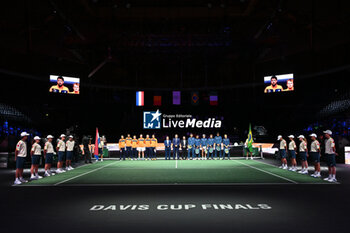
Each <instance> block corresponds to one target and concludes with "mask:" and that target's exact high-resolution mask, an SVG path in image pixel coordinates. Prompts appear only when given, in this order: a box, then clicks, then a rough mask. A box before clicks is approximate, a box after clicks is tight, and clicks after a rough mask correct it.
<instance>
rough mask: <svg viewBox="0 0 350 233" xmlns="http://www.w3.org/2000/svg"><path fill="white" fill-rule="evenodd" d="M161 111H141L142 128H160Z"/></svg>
mask: <svg viewBox="0 0 350 233" xmlns="http://www.w3.org/2000/svg"><path fill="white" fill-rule="evenodd" d="M161 115H162V113H160V112H159V110H157V111H156V112H143V128H144V129H160V128H161V127H160V121H161V119H160V116H161Z"/></svg>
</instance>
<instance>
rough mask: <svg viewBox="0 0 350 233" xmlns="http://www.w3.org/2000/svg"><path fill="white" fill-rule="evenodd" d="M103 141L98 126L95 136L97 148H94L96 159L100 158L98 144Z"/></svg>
mask: <svg viewBox="0 0 350 233" xmlns="http://www.w3.org/2000/svg"><path fill="white" fill-rule="evenodd" d="M100 143H101V138H100V135H99V133H98V128H96V138H95V149H94V156H95V158H96V160H98V145H100Z"/></svg>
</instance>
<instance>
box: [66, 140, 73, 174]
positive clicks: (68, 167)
mask: <svg viewBox="0 0 350 233" xmlns="http://www.w3.org/2000/svg"><path fill="white" fill-rule="evenodd" d="M74 144H75V142H74V140H73V136H72V135H70V136H69V137H68V141H67V142H66V147H67V159H66V170H68V171H70V170H73V169H74V168H73V167H72V158H73V150H74Z"/></svg>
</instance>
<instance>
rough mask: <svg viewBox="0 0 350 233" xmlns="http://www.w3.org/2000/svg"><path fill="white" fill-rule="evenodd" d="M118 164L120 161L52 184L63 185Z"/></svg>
mask: <svg viewBox="0 0 350 233" xmlns="http://www.w3.org/2000/svg"><path fill="white" fill-rule="evenodd" d="M118 162H120V161H116V162H114V163H110V164H107V165H104V166H102V167H99V168H96V169H94V170H91V171H88V172H85V173H83V174H80V175H77V176H74V177H71V178H69V179H66V180H62V181H60V182H58V183H56V184H54V186H56V185H60V184H63V183H65V182H67V181H70V180H74V179H76V178H78V177H81V176H84V175H87V174H89V173H91V172H95V171H98V170H101V169H102V168H105V167H108V166H110V165H113V164H116V163H118Z"/></svg>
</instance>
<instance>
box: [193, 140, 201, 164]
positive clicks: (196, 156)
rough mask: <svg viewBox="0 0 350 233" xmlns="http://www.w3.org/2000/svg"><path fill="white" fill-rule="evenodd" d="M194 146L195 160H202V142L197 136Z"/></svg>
mask: <svg viewBox="0 0 350 233" xmlns="http://www.w3.org/2000/svg"><path fill="white" fill-rule="evenodd" d="M194 146H195V149H194V152H195V158H194V159H196V160H197V158H198V159H200V157H199V153H200V148H201V140H200V139H199V136H198V135H197V136H196V139H194Z"/></svg>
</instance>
